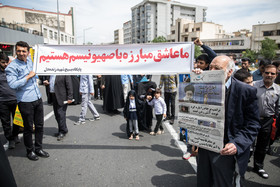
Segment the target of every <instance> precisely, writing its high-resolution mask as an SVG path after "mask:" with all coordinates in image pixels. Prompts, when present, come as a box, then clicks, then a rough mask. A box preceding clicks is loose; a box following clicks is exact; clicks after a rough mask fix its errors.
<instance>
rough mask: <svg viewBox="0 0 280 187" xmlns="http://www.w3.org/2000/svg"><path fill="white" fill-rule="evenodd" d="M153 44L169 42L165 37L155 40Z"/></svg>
mask: <svg viewBox="0 0 280 187" xmlns="http://www.w3.org/2000/svg"><path fill="white" fill-rule="evenodd" d="M152 42H153V43H162V42H167V40H166V38H165V37H164V36H158V37H156V38H154V39H153V41H152Z"/></svg>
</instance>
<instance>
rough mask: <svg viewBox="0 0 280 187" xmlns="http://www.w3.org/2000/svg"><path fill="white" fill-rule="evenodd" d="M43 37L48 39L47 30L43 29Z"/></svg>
mask: <svg viewBox="0 0 280 187" xmlns="http://www.w3.org/2000/svg"><path fill="white" fill-rule="evenodd" d="M44 37H45V38H47V37H48V29H46V28H44Z"/></svg>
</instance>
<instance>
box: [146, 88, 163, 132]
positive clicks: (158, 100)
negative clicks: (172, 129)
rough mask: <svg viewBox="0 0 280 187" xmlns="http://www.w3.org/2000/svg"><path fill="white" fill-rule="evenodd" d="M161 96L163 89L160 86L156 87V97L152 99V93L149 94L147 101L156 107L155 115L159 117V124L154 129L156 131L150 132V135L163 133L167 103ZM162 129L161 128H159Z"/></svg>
mask: <svg viewBox="0 0 280 187" xmlns="http://www.w3.org/2000/svg"><path fill="white" fill-rule="evenodd" d="M160 96H161V90H160V89H159V88H157V89H156V91H155V94H154V97H155V98H154V99H153V100H152V96H151V95H147V102H148V104H149V105H151V106H153V107H154V110H155V115H156V119H157V124H156V127H155V129H154V132H150V135H155V134H163V133H164V130H163V127H162V119H163V117H164V118H166V104H165V102H164V100H163V98H162V97H160ZM158 129H160V130H158Z"/></svg>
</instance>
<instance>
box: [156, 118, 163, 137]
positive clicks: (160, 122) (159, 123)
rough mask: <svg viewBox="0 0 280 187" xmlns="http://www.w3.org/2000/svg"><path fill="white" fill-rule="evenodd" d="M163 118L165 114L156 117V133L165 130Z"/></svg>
mask: <svg viewBox="0 0 280 187" xmlns="http://www.w3.org/2000/svg"><path fill="white" fill-rule="evenodd" d="M162 117H163V114H160V115H156V119H157V123H156V127H155V129H154V133H157V132H158V129H160V130H163V127H162Z"/></svg>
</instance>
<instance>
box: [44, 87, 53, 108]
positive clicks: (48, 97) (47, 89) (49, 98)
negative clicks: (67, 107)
mask: <svg viewBox="0 0 280 187" xmlns="http://www.w3.org/2000/svg"><path fill="white" fill-rule="evenodd" d="M45 88H46V95H47V101H48V104H52V102H53V101H52V95H51V93H50V85H46V86H45Z"/></svg>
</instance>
